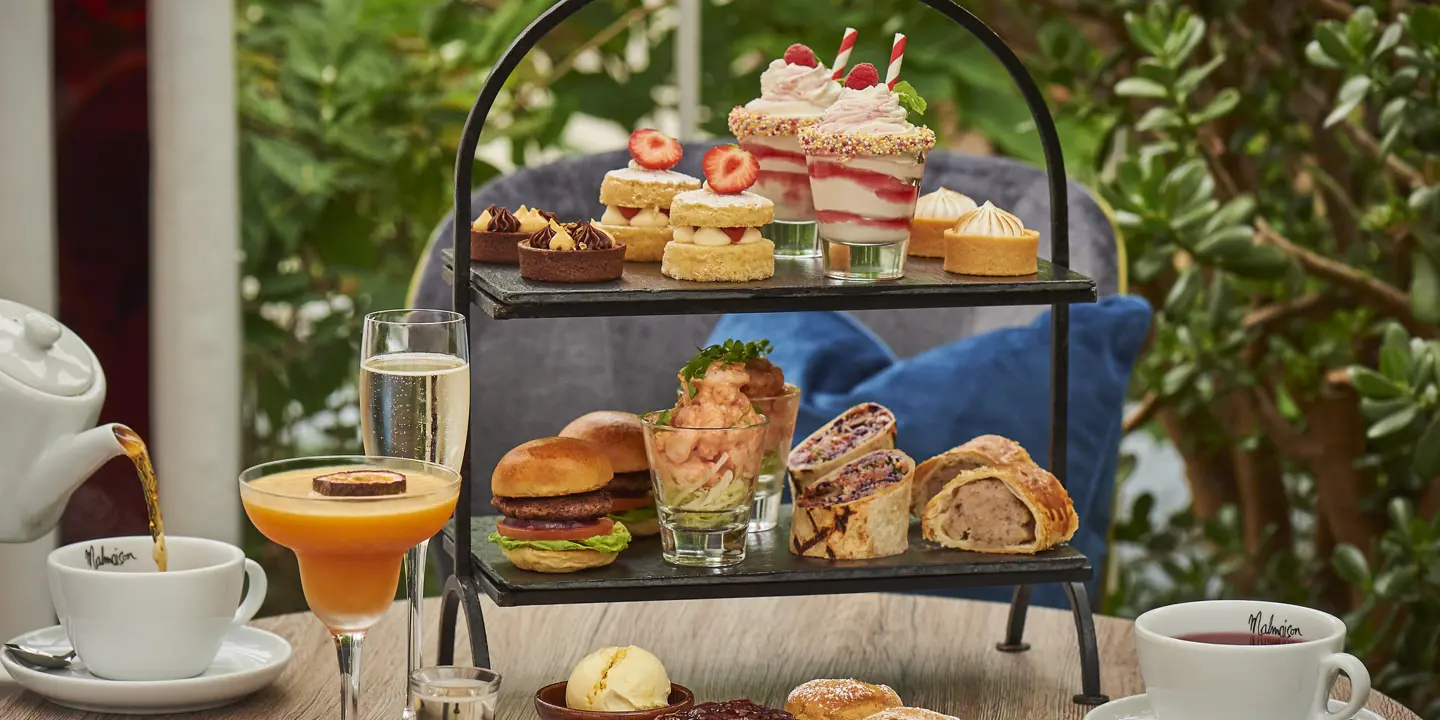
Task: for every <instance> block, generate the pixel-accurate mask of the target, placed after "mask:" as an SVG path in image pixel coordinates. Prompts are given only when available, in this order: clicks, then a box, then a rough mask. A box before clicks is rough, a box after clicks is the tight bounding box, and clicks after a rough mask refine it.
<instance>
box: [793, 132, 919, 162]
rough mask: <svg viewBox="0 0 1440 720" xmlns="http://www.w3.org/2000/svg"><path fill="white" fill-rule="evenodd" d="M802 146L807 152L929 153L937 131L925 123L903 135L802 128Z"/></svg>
mask: <svg viewBox="0 0 1440 720" xmlns="http://www.w3.org/2000/svg"><path fill="white" fill-rule="evenodd" d="M799 136H800V149H801V150H804V151H805V154H806V155H839V156H840V157H843V158H851V157H858V156H861V155H906V154H910V153H922V152H927V151H929V150H930V149H932V148H934V147H935V132H934V131H932V130H931V129H930V128H928V127H925V126H923V125H922V126H919V127H916V128H915V131H914V132H909V133H905V134H903V135H892V134H886V135H874V134H870V133H849V132H826V131H824V130H821V129H820V128H818V127H813V126H812V127H806V128H801V129H800V133H799Z"/></svg>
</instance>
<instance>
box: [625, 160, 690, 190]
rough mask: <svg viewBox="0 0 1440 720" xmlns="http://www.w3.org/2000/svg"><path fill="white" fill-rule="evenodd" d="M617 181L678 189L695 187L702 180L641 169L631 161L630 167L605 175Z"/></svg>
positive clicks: (663, 171)
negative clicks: (670, 186) (661, 185)
mask: <svg viewBox="0 0 1440 720" xmlns="http://www.w3.org/2000/svg"><path fill="white" fill-rule="evenodd" d="M605 174H606V175H607V176H609V177H613V178H615V179H616V180H625V181H628V182H644V183H654V184H663V185H674V186H676V187H686V186H692V187H693V186H695V185H699V184H700V178H694V177H690V176H689V175H686V174H685V173H678V172H675V171H674V170H650V169H648V168H644V167H641V166H640V165H639V164H638V163H636V162H635V161H634V160H631V161H630V166H629V167H624V168H620V169H619V170H611V171H610V172H608V173H605Z"/></svg>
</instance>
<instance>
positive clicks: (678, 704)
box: [535, 682, 695, 720]
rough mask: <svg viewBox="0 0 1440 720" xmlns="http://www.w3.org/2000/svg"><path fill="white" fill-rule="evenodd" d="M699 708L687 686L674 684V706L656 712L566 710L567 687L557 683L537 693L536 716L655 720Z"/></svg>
mask: <svg viewBox="0 0 1440 720" xmlns="http://www.w3.org/2000/svg"><path fill="white" fill-rule="evenodd" d="M694 705H695V694H694V693H692V692H690V689H689V688H687V687H685V686H683V685H676V684H675V683H670V704H669V705H666V706H665V707H658V708H655V709H654V710H632V711H630V712H600V711H597V710H571V709H570V708H568V707H565V683H563V682H557V683H551V684H549V685H546V686H545V687H542V688H540V689H539V690H536V691H535V712H536V713H538V714H539V715H540V720H655V718H658V717H660V716H661V715H668V714H670V713H675V712H681V711H684V710H689V709H690V708H691V707H692V706H694Z"/></svg>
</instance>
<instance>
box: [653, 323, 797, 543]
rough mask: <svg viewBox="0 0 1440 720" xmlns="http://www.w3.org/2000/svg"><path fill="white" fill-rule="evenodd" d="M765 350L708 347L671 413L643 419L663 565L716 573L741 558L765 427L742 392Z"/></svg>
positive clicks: (689, 369) (684, 373)
mask: <svg viewBox="0 0 1440 720" xmlns="http://www.w3.org/2000/svg"><path fill="white" fill-rule="evenodd" d="M768 350H769V343H766V342H764V341H760V342H757V343H740V342H736V341H729V342H727V343H725V344H724V345H712V346H710V347H708V348H705V349H704V350H702V351H701V352H700V354H699V355H697V356H696V357H695V358H694V359H693V360H691V361H690V362H689V363H688V364H686V366H685V367H684V368H683V369H681V371H680V375H679V380H680V391H679V393H678V397H677V400H676V403H675V407H673V408H671V409H669V410H664V411H660V412H654V413H649V414H647V415H645V416H644V417H643V418H642V420H643V421H644V424H645V451H646V453H647V454H648V455H649V458H650V477H651V481H652V482H653V483H654V485H655V505H656V509H657V510H658V512H659V515H660V541H661V548H662V552H663V555H664V557H665V560H666V561H667V562H670V563H674V564H677V565H700V566H707V567H720V566H726V565H734V564H736V563H739V562H741V561H743V560H744V559H745V535H746V531H747V526H748V524H749V522H750V510H751V503H752V502H753V501H754V498H755V482H756V479H757V478H758V477H759V474H760V461H761V458H762V457H763V456H764V453H765V450H766V449H767V448H768V447H769V445H767V444H766V436H767V432H768V429H769V420H768V419H766V417H765V416H764V415H762V414H760V412H758V411H757V410H756V409H755V405H754V403H753V402H752V401H751V399H750V396H748V395H746V394H745V392H744V389H745V388H746V387H747V386H748V385H749V384H750V383H751V378H752V372H751V370H750V369H749V368H748V367H747V366H749V365H755V366H757V373H756V379H757V380H759V379H760V378H759V373H760V372H763V371H761V370H760V367H759V366H760V365H761V362H760V361H763V358H762V357H761V356H762V355H764V353H766V352H768ZM763 364H764V365H768V364H769V363H768V362H763ZM771 367H773V366H771ZM782 382H783V381H782Z"/></svg>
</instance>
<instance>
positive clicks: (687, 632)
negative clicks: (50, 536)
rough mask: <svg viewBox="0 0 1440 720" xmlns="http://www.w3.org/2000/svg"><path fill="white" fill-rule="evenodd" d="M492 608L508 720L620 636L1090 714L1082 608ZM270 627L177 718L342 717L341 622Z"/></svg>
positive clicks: (1104, 656)
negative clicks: (215, 695)
mask: <svg viewBox="0 0 1440 720" xmlns="http://www.w3.org/2000/svg"><path fill="white" fill-rule="evenodd" d="M483 602H485V617H486V626H487V627H488V629H489V631H490V642H491V656H492V657H493V658H494V659H495V664H496V666H497V669H498V670H499V671H500V672H501V673H502V674H503V681H502V683H501V697H500V704H499V715H500V719H501V720H520V719H522V718H523V719H525V720H531V719H532V718H535V717H536V715H535V713H534V709H533V706H532V704H531V703H532V695H533V693H534V691H535V689H536V688H538V687H540V686H542V685H545V684H548V683H551V682H556V681H559V680H564V679H565V678H566V676H567V675H568V674H569V672H570V668H571V666H573V665H574V664H575V662H577V661H578V660H579V659H580V658H581V657H583V656H584V655H585V654H587V653H589V652H590V651H592V650H594V649H595V648H599V647H603V646H605V645H639V646H641V647H644V648H646V649H649V650H651V651H652V652H654V653H655V654H657V655H659V656H660V658H661V660H663V661H664V662H665V666H666V668H667V669H668V670H669V673H670V677H671V679H672V680H674V681H675V682H678V683H680V684H682V685H685V686H687V687H689V688H690V689H692V690H694V691H695V695H696V698H697V699H698V700H700V701H705V700H728V699H732V698H738V697H748V698H750V699H752V700H755V701H756V702H762V703H766V704H769V705H774V706H782V705H783V703H784V700H785V696H786V694H787V693H788V692H789V691H790V689H791V688H792V687H794V686H795V685H798V684H800V683H802V682H804V681H806V680H810V679H813V678H821V677H858V678H860V679H862V680H867V681H870V682H879V683H885V684H887V685H890V686H892V687H894V688H895V689H896V691H898V692H899V693H900V697H901V698H903V699H904V700H905V702H906V703H907V704H909V705H914V706H919V707H926V708H930V709H933V710H938V711H940V712H944V713H947V714H950V715H955V716H958V717H960V718H962V720H1061V719H1070V720H1076V719H1078V718H1082V717H1084V715H1085V709H1084V708H1081V707H1079V706H1077V705H1075V704H1073V703H1072V702H1071V700H1070V697H1071V696H1072V695H1073V694H1075V693H1076V692H1078V691H1079V688H1080V663H1079V659H1078V650H1077V647H1076V642H1075V627H1074V624H1073V622H1072V620H1071V616H1070V613H1068V612H1061V611H1056V610H1047V609H1042V608H1035V609H1032V610H1031V611H1030V618H1029V623H1028V626H1027V628H1026V632H1025V636H1026V640H1028V641H1029V642H1030V644H1031V645H1032V649H1031V650H1030V651H1029V652H1025V653H1019V654H1013V655H1011V654H1005V653H1001V652H998V651H996V650H995V649H994V647H995V642H996V641H997V640H998V639H999V638H1000V636H1001V634H1002V632H1003V628H1004V623H1005V616H1006V606H1004V605H997V604H993V603H984V602H970V601H962V600H951V599H945V598H932V597H917V596H902V595H883V594H875V595H833V596H814V597H796V598H754V599H743V600H690V601H674V602H655V603H625V604H610V605H552V606H541V607H514V608H497V607H495V606H494V605H492V604H490V603H489V601H488V600H484V601H483ZM427 612H428V613H429V615H428V616H427V625H429V628H430V631H429V638H430V639H429V640H428V644H427V646H426V647H427V650H428V651H429V652H428V653H427V654H428V655H429V656H430V657H431V658H432V660H433V658H434V651H435V636H436V634H437V632H436V631H437V627H436V623H435V622H433V621H435V620H436V619H437V618H438V613H439V605H438V603H437V602H435V601H431V602H430V603H429V606H428V607H427ZM403 613H404V607H403V604H400V603H397V604H396V605H395V607H394V608H393V609H392V610H391V612H390V614H389V615H388V616H387V617H386V618H385V619H384V620H382V621H381V622H380V624H379V625H377V626H376V627H375V629H374V630H373V631H371V633H370V637H369V638H368V639H367V641H366V643H365V648H364V652H363V658H362V660H363V662H362V665H363V668H362V678H363V682H364V686H363V688H362V696H361V701H360V702H361V710H362V713H361V714H362V715H363V716H364V717H365V718H366V720H370V719H372V718H373V719H374V720H396V719H397V718H399V717H400V710H401V707H402V704H403V701H402V696H401V692H402V688H403V687H404V683H403V675H404V672H405V652H404V633H405V620H404V614H403ZM462 622H463V621H462ZM255 624H256V625H258V626H260V627H263V628H266V629H268V630H271V631H274V632H276V633H278V634H280V635H282V636H284V637H285V638H286V639H287V640H289V641H290V642H291V644H293V645H294V647H295V653H294V655H293V656H292V657H291V660H290V666H289V667H288V668H286V671H285V673H284V675H283V676H282V677H281V679H280V680H279V682H277V683H276V684H275V685H273V686H271V687H269V688H267V689H265V690H262V691H261V692H259V693H257V694H255V695H254V696H252V697H250V698H248V699H246V700H244V701H241V702H239V703H237V704H235V705H231V706H228V707H225V708H220V709H217V710H211V711H208V712H204V713H195V714H193V715H183V716H182V715H172V716H168V717H171V718H182V717H193V718H204V719H205V720H262V719H263V720H329V719H330V718H338V717H339V712H340V711H339V693H340V686H339V672H338V670H337V669H336V661H335V652H334V645H333V644H332V643H331V642H330V637H329V634H328V633H327V632H326V631H325V628H324V627H322V626H321V625H320V623H319V622H318V621H316V620H315V618H314V617H312V616H311V615H310V614H309V613H300V614H294V615H284V616H280V617H274V618H269V619H265V620H260V621H257V622H256V623H255ZM1096 626H1097V630H1098V632H1099V637H1100V656H1101V661H1102V673H1103V676H1102V685H1103V689H1104V691H1105V693H1107V694H1108V695H1110V697H1112V698H1121V697H1125V696H1128V695H1134V694H1137V693H1140V692H1143V690H1144V688H1143V686H1142V685H1141V682H1140V672H1139V667H1138V661H1137V659H1136V657H1135V644H1134V641H1133V637H1132V630H1131V623H1130V622H1129V621H1126V620H1119V619H1115V618H1103V617H1102V618H1096ZM462 627H463V625H462ZM461 657H464V655H463V654H462V656H461ZM1342 685H1343V682H1342ZM1337 690H1338V692H1340V693H1344V692H1345V690H1344V688H1338V689H1337ZM1370 709H1371V710H1374V711H1375V712H1377V713H1378V714H1380V715H1381V716H1382V717H1384V718H1385V719H1386V720H1418V718H1417V717H1416V716H1415V715H1414V714H1413V713H1411V712H1410V711H1409V710H1406V709H1405V708H1403V707H1401V706H1400V705H1399V704H1398V703H1396V702H1395V701H1393V700H1391V699H1389V698H1386V697H1383V696H1381V695H1380V694H1379V693H1375V694H1372V696H1371V698H1370ZM109 717H115V718H121V717H124V716H103V715H96V714H92V713H82V712H77V711H73V710H67V709H65V708H61V707H58V706H55V705H51V704H49V703H46V702H45V701H44V700H42V699H40V698H39V697H36V696H35V695H33V694H31V693H18V694H14V695H11V696H10V697H8V698H6V697H3V696H0V718H4V720H62V719H63V720H72V719H74V720H79V719H81V718H84V719H85V720H96V719H99V718H109Z"/></svg>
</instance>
